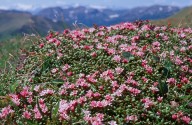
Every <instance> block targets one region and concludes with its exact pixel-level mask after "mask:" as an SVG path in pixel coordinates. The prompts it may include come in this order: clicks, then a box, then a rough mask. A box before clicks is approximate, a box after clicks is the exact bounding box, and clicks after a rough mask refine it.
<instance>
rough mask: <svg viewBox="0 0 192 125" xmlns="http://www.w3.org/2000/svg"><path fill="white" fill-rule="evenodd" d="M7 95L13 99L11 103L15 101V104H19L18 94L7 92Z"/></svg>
mask: <svg viewBox="0 0 192 125" xmlns="http://www.w3.org/2000/svg"><path fill="white" fill-rule="evenodd" d="M9 96H10V97H11V100H12V101H13V103H15V104H16V105H17V106H19V105H20V99H19V96H18V95H15V94H9Z"/></svg>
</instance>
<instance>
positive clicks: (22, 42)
mask: <svg viewBox="0 0 192 125" xmlns="http://www.w3.org/2000/svg"><path fill="white" fill-rule="evenodd" d="M36 39H37V37H32V36H25V37H20V36H17V37H15V38H12V39H9V40H5V41H3V42H0V69H3V68H6V67H7V66H10V65H11V66H13V67H14V66H16V64H17V63H16V62H17V61H18V59H19V55H20V51H21V49H27V48H28V47H29V46H30V45H31V44H32V42H33V41H35V40H36Z"/></svg>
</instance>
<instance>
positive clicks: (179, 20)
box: [152, 7, 192, 27]
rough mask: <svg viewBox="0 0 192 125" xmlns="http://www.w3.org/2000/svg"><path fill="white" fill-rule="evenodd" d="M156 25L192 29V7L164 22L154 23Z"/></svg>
mask: <svg viewBox="0 0 192 125" xmlns="http://www.w3.org/2000/svg"><path fill="white" fill-rule="evenodd" d="M152 23H153V24H155V25H168V24H171V25H172V26H176V27H192V7H186V8H184V9H182V10H181V11H180V12H178V13H176V14H175V15H173V16H171V17H169V18H167V19H162V20H154V21H152Z"/></svg>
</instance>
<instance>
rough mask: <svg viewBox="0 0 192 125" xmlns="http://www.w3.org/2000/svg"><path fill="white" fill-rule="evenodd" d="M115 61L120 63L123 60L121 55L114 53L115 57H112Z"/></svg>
mask: <svg viewBox="0 0 192 125" xmlns="http://www.w3.org/2000/svg"><path fill="white" fill-rule="evenodd" d="M112 60H113V61H115V62H117V63H120V61H121V57H120V56H119V55H114V57H113V58H112Z"/></svg>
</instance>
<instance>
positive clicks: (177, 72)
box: [0, 21, 192, 125]
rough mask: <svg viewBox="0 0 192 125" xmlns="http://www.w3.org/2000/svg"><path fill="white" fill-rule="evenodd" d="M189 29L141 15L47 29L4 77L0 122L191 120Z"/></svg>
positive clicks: (97, 123)
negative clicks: (102, 23) (5, 90)
mask: <svg viewBox="0 0 192 125" xmlns="http://www.w3.org/2000/svg"><path fill="white" fill-rule="evenodd" d="M191 34H192V29H191V28H172V27H166V26H163V27H158V26H154V25H151V24H150V23H148V22H145V21H139V22H135V23H121V24H117V25H113V26H110V27H105V26H101V27H94V28H87V29H77V30H72V31H70V30H64V32H63V33H58V32H56V33H55V32H50V33H49V34H48V35H47V36H46V38H45V39H44V38H43V39H40V40H39V41H35V42H34V44H33V45H32V46H31V48H30V50H29V52H27V55H28V57H27V58H26V59H25V61H24V62H23V67H22V68H21V69H20V70H16V74H17V77H16V78H15V79H14V82H13V81H8V82H9V83H11V84H10V91H9V92H10V93H7V96H5V98H6V100H7V101H8V102H9V103H7V104H6V105H4V106H1V107H0V120H1V121H2V124H3V123H4V124H6V123H10V124H15V123H17V124H23V123H26V124H55V125H56V124H66V125H67V124H93V125H103V124H106V125H107V124H109V125H118V124H120V125H121V124H164V123H166V124H192V120H191V118H192V105H191V104H192V99H191V95H192V82H191V80H192V77H191V76H192V69H191V67H192V58H191V55H192V38H191ZM13 88H14V89H13Z"/></svg>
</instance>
